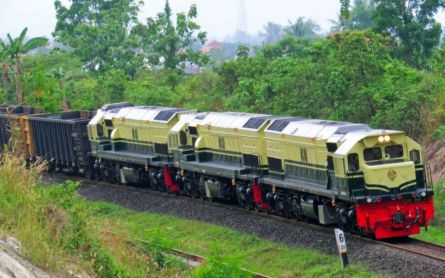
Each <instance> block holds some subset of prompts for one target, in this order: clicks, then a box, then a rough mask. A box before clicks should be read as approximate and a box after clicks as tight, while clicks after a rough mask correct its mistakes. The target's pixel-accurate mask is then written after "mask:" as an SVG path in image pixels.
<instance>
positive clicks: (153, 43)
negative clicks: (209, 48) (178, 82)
mask: <svg viewBox="0 0 445 278" xmlns="http://www.w3.org/2000/svg"><path fill="white" fill-rule="evenodd" d="M197 16H198V10H197V8H196V5H191V6H190V9H189V11H188V13H187V14H185V13H178V14H176V23H175V24H173V22H172V17H173V14H172V11H171V8H170V5H169V3H168V1H166V2H165V7H164V11H163V12H161V13H158V15H157V17H156V18H147V24H146V25H142V24H139V25H138V26H137V28H136V30H135V33H137V34H139V35H140V36H141V37H142V42H143V47H144V52H145V53H146V56H147V59H148V61H149V63H150V64H151V65H154V66H157V65H159V64H162V65H163V66H164V67H165V68H167V69H175V68H176V67H178V66H184V64H183V63H186V62H192V63H195V64H198V65H200V64H205V63H206V62H207V59H206V56H203V55H202V54H201V53H200V52H198V51H194V50H193V49H192V48H191V46H192V45H193V44H194V43H195V42H199V43H201V44H204V43H205V41H206V36H207V34H206V32H201V31H200V26H199V25H198V24H197V23H195V22H194V21H193V20H194V19H195V18H196V17H197Z"/></svg>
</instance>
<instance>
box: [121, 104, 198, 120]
mask: <svg viewBox="0 0 445 278" xmlns="http://www.w3.org/2000/svg"><path fill="white" fill-rule="evenodd" d="M181 112H192V111H191V110H187V109H181V108H169V107H160V106H134V107H124V108H121V109H119V112H117V113H116V117H117V118H125V119H127V120H135V121H159V122H169V121H170V120H171V119H172V118H173V117H174V116H175V115H176V114H178V113H181Z"/></svg>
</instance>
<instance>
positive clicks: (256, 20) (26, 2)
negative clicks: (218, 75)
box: [0, 0, 445, 39]
mask: <svg viewBox="0 0 445 278" xmlns="http://www.w3.org/2000/svg"><path fill="white" fill-rule="evenodd" d="M239 1H240V0H170V5H171V6H172V9H173V12H174V13H177V12H182V11H187V10H188V7H189V6H190V4H192V3H195V4H197V6H198V19H197V20H196V21H197V22H198V23H199V24H200V25H201V28H202V30H204V31H207V32H208V37H209V38H210V39H212V38H216V39H223V38H225V37H227V36H230V35H232V34H233V33H234V32H235V30H236V29H237V24H238V10H239ZM62 2H63V3H68V0H63V1H62ZM164 3H165V0H145V5H144V6H143V7H142V8H141V16H140V19H141V20H144V19H145V18H146V17H148V16H153V15H156V14H157V13H158V12H160V11H162V8H163V6H164ZM339 6H340V5H339V1H338V0H245V7H246V15H247V26H248V31H249V32H250V33H253V34H256V33H257V32H258V31H260V30H261V29H262V26H263V25H265V24H266V23H267V22H269V21H272V22H276V23H279V24H283V25H284V24H287V22H288V20H292V21H294V20H295V19H296V18H298V17H300V16H304V17H306V18H311V19H314V20H316V21H317V22H318V24H319V25H320V26H321V27H322V29H323V30H324V31H328V30H329V28H330V22H329V19H336V18H337V13H338V11H339ZM437 19H438V20H439V21H440V22H441V23H442V26H443V27H445V13H444V12H441V13H440V14H439V15H438V16H437ZM55 23H56V18H55V10H54V1H53V0H0V37H2V38H3V37H5V35H6V33H8V32H9V33H11V35H13V36H17V35H18V34H19V32H20V31H21V30H22V29H23V28H24V27H28V29H29V30H28V35H29V36H42V35H43V36H47V37H49V36H50V35H51V32H52V31H53V30H54V27H55Z"/></svg>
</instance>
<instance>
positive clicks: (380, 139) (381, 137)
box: [377, 136, 385, 143]
mask: <svg viewBox="0 0 445 278" xmlns="http://www.w3.org/2000/svg"><path fill="white" fill-rule="evenodd" d="M377 140H379V143H383V142H384V141H385V138H384V137H383V136H379V138H377Z"/></svg>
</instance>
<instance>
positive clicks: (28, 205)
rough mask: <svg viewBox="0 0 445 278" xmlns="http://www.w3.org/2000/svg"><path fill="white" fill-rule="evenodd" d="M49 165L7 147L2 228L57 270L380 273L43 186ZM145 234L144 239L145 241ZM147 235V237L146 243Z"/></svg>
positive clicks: (70, 186)
mask: <svg viewBox="0 0 445 278" xmlns="http://www.w3.org/2000/svg"><path fill="white" fill-rule="evenodd" d="M42 168H43V166H42V165H34V166H33V167H31V169H29V170H27V169H26V167H25V165H24V164H23V163H22V160H21V159H20V158H16V157H14V156H12V155H9V154H5V155H3V157H2V159H1V165H0V196H2V198H1V199H0V233H1V234H3V235H6V234H7V235H12V236H14V237H16V238H17V239H18V240H20V241H21V243H22V247H23V251H22V254H23V255H24V256H25V257H26V258H28V259H29V260H30V261H31V262H33V263H34V264H36V265H37V266H39V267H41V268H43V269H45V270H47V271H49V272H50V273H52V274H62V275H65V276H69V275H68V271H74V272H86V273H88V274H91V275H93V276H97V277H147V276H149V277H248V275H247V274H246V273H245V272H243V271H241V270H240V267H244V268H246V269H249V270H252V271H255V272H260V273H264V274H268V275H272V276H281V277H295V276H298V277H377V275H376V274H373V273H371V272H369V271H367V270H366V269H365V268H364V267H362V266H356V265H352V266H351V267H349V268H348V269H343V268H341V266H340V262H339V258H338V257H337V256H329V255H326V254H322V253H320V252H317V251H314V250H309V249H296V248H289V247H286V246H284V245H282V244H277V243H272V242H269V241H266V240H262V239H260V238H258V237H256V236H253V235H246V234H243V233H240V232H237V231H234V230H231V229H227V228H223V227H219V226H216V225H212V224H208V223H202V222H199V221H192V220H186V219H181V218H178V217H173V216H165V215H156V214H149V213H141V212H134V211H131V210H128V209H124V208H122V207H119V206H116V205H112V204H108V203H101V202H91V201H86V200H83V199H81V198H79V197H78V196H77V194H76V193H75V191H76V188H77V184H75V183H73V182H67V184H65V185H56V186H51V187H41V186H39V184H40V183H39V173H40V171H41V170H42ZM141 240H143V241H141ZM147 242H148V244H147ZM171 247H175V248H179V249H182V250H185V251H188V252H192V253H196V254H199V255H202V256H205V257H207V258H209V262H208V263H207V264H205V265H203V266H201V267H198V268H196V269H194V270H191V269H188V268H187V267H186V266H185V265H184V263H183V262H181V261H179V260H178V259H176V258H172V257H169V256H166V255H165V253H164V252H162V250H163V249H164V248H171Z"/></svg>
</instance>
